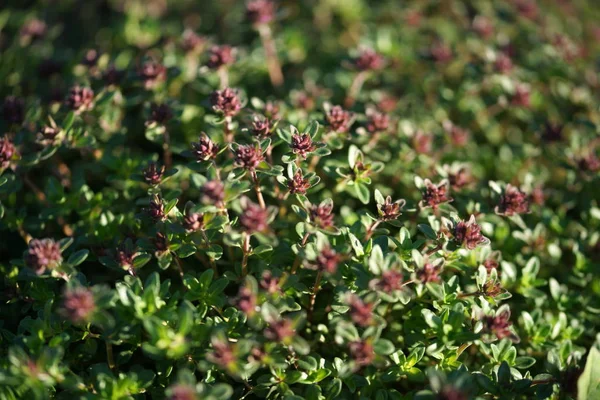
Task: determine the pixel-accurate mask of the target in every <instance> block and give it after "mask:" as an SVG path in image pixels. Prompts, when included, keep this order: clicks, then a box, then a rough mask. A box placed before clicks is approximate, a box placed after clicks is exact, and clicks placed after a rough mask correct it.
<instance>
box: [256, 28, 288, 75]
mask: <svg viewBox="0 0 600 400" xmlns="http://www.w3.org/2000/svg"><path fill="white" fill-rule="evenodd" d="M257 29H258V33H259V35H260V39H261V41H262V45H263V48H264V50H265V58H266V59H267V69H268V70H269V78H270V79H271V83H272V84H273V86H275V87H279V86H281V85H283V73H282V72H281V64H280V63H279V58H278V57H277V47H276V45H275V40H274V39H273V33H272V32H271V27H270V26H269V25H268V24H260V25H258V27H257Z"/></svg>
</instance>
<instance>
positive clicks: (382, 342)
mask: <svg viewBox="0 0 600 400" xmlns="http://www.w3.org/2000/svg"><path fill="white" fill-rule="evenodd" d="M373 349H374V350H375V353H377V354H380V355H382V356H387V355H390V354H392V353H393V352H394V350H396V349H395V348H394V344H393V343H392V342H391V341H390V340H387V339H379V340H377V341H376V342H375V343H374V344H373Z"/></svg>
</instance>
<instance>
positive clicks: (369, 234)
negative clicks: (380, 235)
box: [365, 219, 381, 242]
mask: <svg viewBox="0 0 600 400" xmlns="http://www.w3.org/2000/svg"><path fill="white" fill-rule="evenodd" d="M379 224H381V220H379V219H378V220H377V221H373V223H372V224H371V226H369V228H368V229H367V234H366V235H365V242H367V241H368V240H369V239H371V236H373V231H374V230H375V229H377V227H378V226H379Z"/></svg>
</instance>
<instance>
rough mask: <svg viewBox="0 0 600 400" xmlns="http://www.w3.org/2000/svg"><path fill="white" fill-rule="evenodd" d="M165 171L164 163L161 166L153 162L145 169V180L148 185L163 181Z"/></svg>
mask: <svg viewBox="0 0 600 400" xmlns="http://www.w3.org/2000/svg"><path fill="white" fill-rule="evenodd" d="M164 173H165V166H164V165H163V166H161V167H160V168H159V167H158V165H157V164H156V163H153V162H151V163H149V164H148V166H147V167H146V168H145V169H144V171H143V175H144V181H145V182H146V183H147V184H148V185H152V186H156V185H158V184H159V183H160V182H161V181H162V178H163V174H164Z"/></svg>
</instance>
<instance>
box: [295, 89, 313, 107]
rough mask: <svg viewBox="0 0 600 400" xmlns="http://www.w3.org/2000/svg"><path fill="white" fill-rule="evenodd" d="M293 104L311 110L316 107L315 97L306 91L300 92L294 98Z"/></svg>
mask: <svg viewBox="0 0 600 400" xmlns="http://www.w3.org/2000/svg"><path fill="white" fill-rule="evenodd" d="M293 104H294V106H295V107H296V108H300V109H302V110H305V111H311V110H312V109H314V108H315V99H314V98H313V97H312V96H310V95H309V94H308V93H306V92H298V93H297V94H296V95H295V96H294V98H293Z"/></svg>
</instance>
